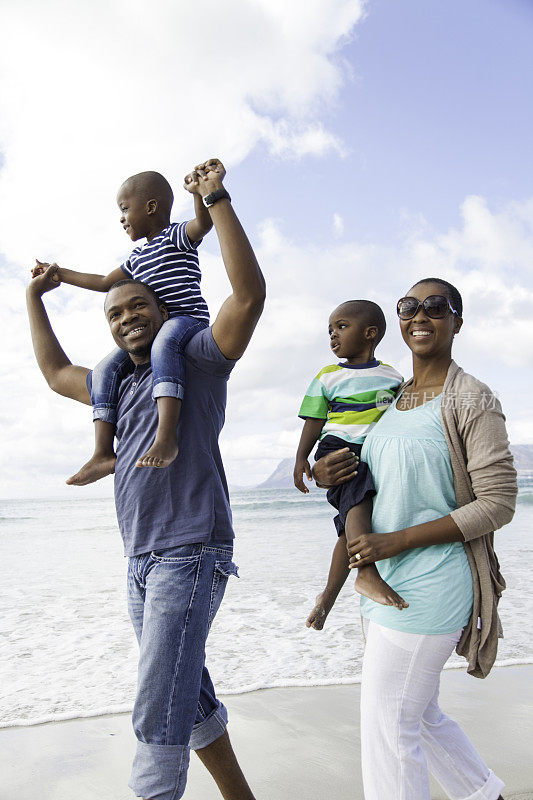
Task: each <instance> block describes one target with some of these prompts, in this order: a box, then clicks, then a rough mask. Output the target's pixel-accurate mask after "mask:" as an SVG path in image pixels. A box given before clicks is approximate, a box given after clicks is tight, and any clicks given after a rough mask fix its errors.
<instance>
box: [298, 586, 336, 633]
mask: <svg viewBox="0 0 533 800" xmlns="http://www.w3.org/2000/svg"><path fill="white" fill-rule="evenodd" d="M331 608H332V604H330V603H328V602H327V601H326V600H325V597H324V592H320V594H317V596H316V605H315V607H314V608H313V610H312V611H311V613H310V614H309V616H308V617H307V619H306V621H305V624H306V627H307V628H314V629H315V631H321V630H322V628H323V627H324V623H325V621H326V617H327V616H328V614H329V612H330V611H331Z"/></svg>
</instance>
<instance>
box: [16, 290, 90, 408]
mask: <svg viewBox="0 0 533 800" xmlns="http://www.w3.org/2000/svg"><path fill="white" fill-rule="evenodd" d="M26 302H27V307H28V317H29V321H30V330H31V338H32V343H33V350H34V353H35V358H36V359H37V364H38V366H39V369H40V370H41V372H42V374H43V375H44V378H45V380H46V382H47V383H48V385H49V386H50V388H51V389H53V391H54V392H57V393H58V394H62V395H64V396H65V397H70V398H71V399H72V400H77V401H78V402H80V403H85V404H88V405H90V397H89V392H88V391H87V387H86V384H85V379H86V376H87V373H88V370H87V369H85V368H84V367H77V366H74V365H73V364H72V362H71V361H70V359H69V358H68V357H67V355H66V353H65V351H64V350H63V348H62V347H61V345H60V344H59V341H58V339H57V337H56V335H55V333H54V331H53V330H52V326H51V325H50V320H49V319H48V314H47V313H46V309H45V307H44V303H43V300H42V296H41V294H40V293H39V292H38V291H37V290H36V288H35V285H34V284H30V285H29V287H28V289H27V291H26Z"/></svg>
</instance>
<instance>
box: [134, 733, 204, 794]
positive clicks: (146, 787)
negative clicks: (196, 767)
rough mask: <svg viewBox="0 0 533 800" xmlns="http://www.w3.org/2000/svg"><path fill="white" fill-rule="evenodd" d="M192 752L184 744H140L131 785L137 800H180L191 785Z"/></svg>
mask: <svg viewBox="0 0 533 800" xmlns="http://www.w3.org/2000/svg"><path fill="white" fill-rule="evenodd" d="M189 754H190V749H189V748H188V747H186V746H184V745H182V744H169V745H167V744H147V743H146V742H139V741H138V742H137V752H136V753H135V758H134V760H133V767H132V770H131V777H130V782H129V784H128V786H129V787H130V789H133V791H134V792H135V794H136V795H137V797H144V798H150V800H178V798H180V797H182V795H183V793H184V791H185V786H186V783H187V769H188V766H189Z"/></svg>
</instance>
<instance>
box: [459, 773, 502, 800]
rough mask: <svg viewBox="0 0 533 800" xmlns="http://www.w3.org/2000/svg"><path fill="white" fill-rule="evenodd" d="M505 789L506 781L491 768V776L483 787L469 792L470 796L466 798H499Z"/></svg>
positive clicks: (473, 799) (468, 799)
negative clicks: (471, 792)
mask: <svg viewBox="0 0 533 800" xmlns="http://www.w3.org/2000/svg"><path fill="white" fill-rule="evenodd" d="M504 789H505V783H504V782H503V781H502V780H501V778H498V776H497V775H495V774H494V772H493V771H492V770H490V771H489V777H488V778H487V780H486V781H485V783H484V784H483V786H482V787H481V789H478V790H477V791H475V792H474V793H473V794H469V795H468V797H465V800H498V797H499V796H500V795H501V793H502V792H503V790H504Z"/></svg>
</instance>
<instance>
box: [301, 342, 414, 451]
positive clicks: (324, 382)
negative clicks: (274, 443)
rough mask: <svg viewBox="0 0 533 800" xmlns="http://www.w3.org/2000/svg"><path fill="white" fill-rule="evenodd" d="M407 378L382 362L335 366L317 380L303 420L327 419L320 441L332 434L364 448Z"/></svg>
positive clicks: (307, 397) (304, 407)
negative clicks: (375, 426) (372, 431)
mask: <svg viewBox="0 0 533 800" xmlns="http://www.w3.org/2000/svg"><path fill="white" fill-rule="evenodd" d="M402 380H403V378H402V376H401V375H400V373H399V372H396V370H395V369H394V368H393V367H390V366H389V365H388V364H383V362H382V361H378V360H377V359H375V358H374V359H372V360H371V361H367V363H366V364H331V365H330V366H329V367H324V369H321V370H320V372H319V373H318V375H317V376H316V378H313V380H312V381H311V384H310V386H309V388H308V390H307V392H306V394H305V397H304V399H303V402H302V406H301V408H300V414H299V416H300V417H301V418H302V419H307V418H312V419H323V420H325V425H324V427H323V428H322V431H321V433H320V439H323V438H324V436H327V435H328V434H330V435H332V436H338V437H339V438H340V439H344V440H345V441H346V442H351V443H353V444H362V443H363V442H364V440H365V436H366V435H367V433H368V432H369V431H370V430H371V429H372V428H373V427H374V425H375V424H376V422H377V421H378V419H379V418H380V417H381V415H382V414H383V413H384V412H385V410H386V409H387V407H388V406H389V405H390V403H391V402H392V400H393V398H394V395H395V393H396V389H397V388H398V386H399V385H400V383H401V382H402Z"/></svg>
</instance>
